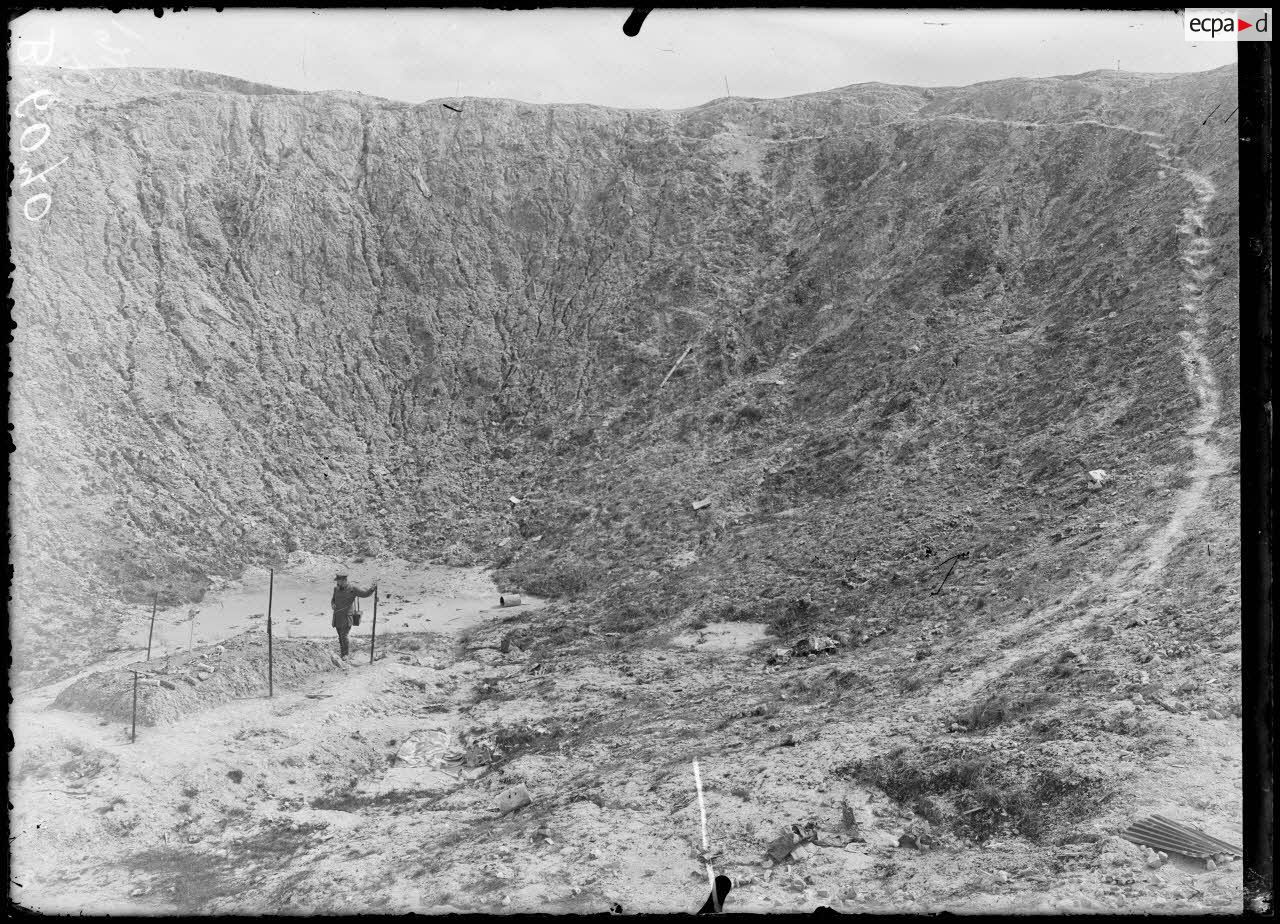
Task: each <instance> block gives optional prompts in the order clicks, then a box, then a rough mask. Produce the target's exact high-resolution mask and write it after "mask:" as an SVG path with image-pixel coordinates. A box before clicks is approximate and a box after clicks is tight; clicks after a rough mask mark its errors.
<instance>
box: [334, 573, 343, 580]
mask: <svg viewBox="0 0 1280 924" xmlns="http://www.w3.org/2000/svg"><path fill="white" fill-rule="evenodd" d="M344 578H346V575H345V574H335V575H334V576H333V579H334V580H335V581H341V580H343V579H344Z"/></svg>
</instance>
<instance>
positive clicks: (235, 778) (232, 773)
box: [227, 770, 244, 783]
mask: <svg viewBox="0 0 1280 924" xmlns="http://www.w3.org/2000/svg"><path fill="white" fill-rule="evenodd" d="M227 779H229V780H230V781H231V782H233V783H239V782H240V781H242V780H243V779H244V771H243V770H228V771H227Z"/></svg>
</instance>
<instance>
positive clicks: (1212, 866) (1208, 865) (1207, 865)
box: [1204, 857, 1218, 870]
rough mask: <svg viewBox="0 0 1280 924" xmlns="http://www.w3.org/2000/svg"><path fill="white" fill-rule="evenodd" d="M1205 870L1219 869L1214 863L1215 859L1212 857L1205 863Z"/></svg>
mask: <svg viewBox="0 0 1280 924" xmlns="http://www.w3.org/2000/svg"><path fill="white" fill-rule="evenodd" d="M1204 868H1205V869H1207V870H1215V869H1217V868H1218V864H1217V863H1214V862H1213V858H1212V857H1210V858H1209V859H1208V860H1205V861H1204Z"/></svg>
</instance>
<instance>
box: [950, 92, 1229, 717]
mask: <svg viewBox="0 0 1280 924" xmlns="http://www.w3.org/2000/svg"><path fill="white" fill-rule="evenodd" d="M956 118H962V119H965V120H967V121H984V122H1000V121H1002V120H998V119H978V118H973V117H965V116H960V117H956ZM1006 124H1014V125H1043V124H1073V125H1074V124H1088V125H1098V126H1101V127H1103V128H1112V129H1116V130H1120V131H1127V132H1132V133H1134V134H1137V135H1140V136H1142V137H1144V138H1154V139H1159V138H1162V137H1163V136H1162V135H1160V134H1158V133H1156V132H1147V131H1139V130H1138V129H1134V128H1130V127H1128V126H1125V125H1107V124H1105V123H1102V122H1096V121H1094V120H1091V119H1087V120H1081V121H1078V122H1070V123H1033V122H1012V123H1006ZM1146 143H1147V146H1148V147H1150V148H1151V149H1152V150H1154V151H1155V153H1156V156H1157V157H1158V158H1159V159H1160V160H1161V162H1162V165H1163V166H1164V167H1165V168H1166V169H1168V170H1170V171H1172V172H1174V173H1176V174H1177V175H1178V176H1180V177H1181V178H1182V179H1183V180H1185V181H1186V182H1187V183H1188V184H1189V185H1190V186H1191V188H1192V189H1193V191H1194V193H1195V203H1194V204H1193V205H1189V206H1188V207H1187V208H1186V209H1184V210H1183V213H1182V221H1181V222H1180V223H1179V224H1178V225H1177V231H1178V234H1179V237H1180V239H1181V240H1180V251H1181V254H1180V257H1179V260H1180V262H1181V263H1182V264H1183V266H1184V271H1185V272H1186V274H1187V275H1188V276H1190V280H1189V281H1187V282H1185V283H1184V284H1183V287H1182V288H1183V291H1185V292H1187V294H1188V295H1187V300H1186V302H1185V303H1184V304H1182V305H1181V306H1180V307H1181V310H1182V311H1183V312H1184V313H1185V314H1186V316H1187V329H1185V330H1182V331H1179V333H1178V336H1179V339H1180V341H1181V344H1180V352H1181V357H1182V367H1183V373H1184V375H1185V376H1186V380H1187V384H1188V385H1189V386H1190V387H1191V388H1192V390H1193V391H1194V393H1195V395H1196V401H1197V408H1196V412H1195V414H1194V415H1193V416H1192V419H1191V422H1190V424H1189V425H1188V427H1187V430H1186V434H1187V437H1188V439H1189V441H1190V444H1191V448H1192V453H1193V457H1192V458H1193V461H1192V464H1191V468H1190V469H1189V471H1188V472H1187V476H1188V478H1189V479H1190V481H1189V483H1188V484H1187V486H1186V487H1184V488H1182V489H1181V490H1179V491H1178V492H1177V495H1176V496H1175V499H1174V504H1173V510H1172V512H1171V514H1170V516H1169V519H1168V521H1167V522H1166V523H1165V525H1164V526H1163V528H1161V529H1160V530H1159V531H1157V532H1156V533H1154V534H1152V535H1151V536H1149V537H1148V538H1147V539H1146V540H1145V541H1144V542H1143V543H1142V545H1141V546H1140V547H1139V548H1138V550H1137V551H1136V552H1134V553H1133V554H1132V555H1130V556H1128V557H1127V558H1125V559H1124V560H1123V561H1121V562H1120V564H1119V565H1117V566H1116V567H1115V568H1114V569H1113V570H1112V571H1111V572H1110V573H1109V574H1108V575H1106V576H1105V577H1104V578H1103V579H1102V581H1101V583H1102V585H1103V588H1104V589H1105V591H1106V604H1105V609H1104V611H1103V615H1106V616H1114V615H1117V614H1119V613H1121V612H1123V611H1124V610H1125V609H1126V608H1127V607H1129V606H1130V605H1131V604H1132V603H1133V602H1134V601H1135V600H1137V599H1138V598H1139V597H1140V596H1141V595H1142V594H1143V593H1145V592H1147V591H1148V590H1149V589H1150V587H1151V585H1152V584H1153V583H1154V582H1155V581H1156V580H1157V579H1158V578H1159V576H1160V575H1161V573H1162V572H1163V571H1164V569H1165V566H1166V565H1167V564H1168V561H1169V557H1170V555H1172V553H1173V551H1174V549H1175V548H1176V547H1177V545H1178V544H1179V542H1181V541H1182V539H1183V538H1184V537H1185V535H1186V527H1187V523H1188V521H1189V520H1190V519H1191V518H1192V517H1194V516H1195V515H1197V514H1198V513H1199V512H1201V511H1202V510H1203V509H1204V506H1205V503H1206V499H1207V495H1208V491H1209V486H1210V483H1211V481H1212V479H1213V478H1215V477H1216V476H1218V475H1221V474H1222V473H1223V472H1225V471H1226V470H1227V468H1228V466H1229V459H1228V458H1227V456H1226V455H1225V454H1224V453H1223V451H1222V448H1221V446H1220V444H1219V442H1218V440H1217V438H1216V426H1217V423H1218V418H1219V414H1220V412H1221V406H1222V393H1221V390H1220V388H1219V386H1218V383H1217V379H1216V378H1215V376H1214V374H1213V369H1212V365H1211V364H1210V362H1209V358H1208V356H1207V354H1206V353H1205V350H1204V344H1205V341H1206V339H1207V337H1208V319H1207V315H1206V313H1205V306H1204V295H1203V291H1202V289H1201V286H1202V284H1203V283H1204V281H1205V280H1206V279H1208V278H1209V277H1210V276H1211V275H1212V273H1213V266H1212V264H1210V263H1209V262H1208V259H1207V258H1208V253H1209V252H1210V250H1211V249H1212V247H1211V244H1210V241H1209V239H1208V238H1207V237H1206V234H1205V232H1206V211H1207V209H1208V207H1209V205H1210V204H1211V203H1212V202H1213V200H1214V197H1215V196H1216V194H1217V190H1216V189H1215V187H1214V184H1213V182H1212V181H1211V180H1210V179H1209V178H1208V177H1207V176H1205V175H1204V174H1202V173H1199V172H1197V171H1196V170H1193V169H1192V168H1191V167H1190V166H1188V165H1187V164H1186V162H1185V161H1184V160H1183V159H1182V158H1180V157H1175V156H1174V155H1173V154H1172V152H1171V150H1170V147H1169V145H1168V143H1167V142H1163V141H1158V140H1156V141H1147V142H1146ZM1098 590H1099V586H1098V583H1097V582H1094V581H1084V582H1082V583H1081V584H1080V586H1078V587H1077V588H1076V589H1075V590H1074V591H1073V592H1072V593H1071V594H1069V595H1068V596H1066V597H1065V598H1064V599H1063V602H1062V604H1061V608H1060V610H1059V611H1058V612H1062V611H1065V609H1066V608H1067V607H1069V606H1070V605H1071V604H1074V603H1077V602H1078V601H1080V600H1081V599H1082V598H1084V597H1087V596H1095V595H1097V593H1098ZM1097 615H1099V614H1098V612H1097V611H1096V610H1094V609H1090V610H1086V611H1084V612H1083V613H1082V614H1080V615H1078V616H1076V617H1074V618H1071V619H1057V618H1055V617H1053V616H1050V615H1047V614H1046V613H1045V612H1043V611H1039V612H1033V613H1030V614H1028V615H1027V616H1026V617H1024V618H1022V619H1019V620H1016V621H1014V622H1012V623H1006V624H1004V625H1003V626H1001V627H1000V628H999V629H998V630H996V634H998V635H999V637H1001V638H1005V639H1012V638H1018V637H1019V636H1020V635H1021V634H1022V633H1024V632H1025V631H1026V630H1027V629H1029V628H1031V627H1032V626H1034V625H1037V624H1043V626H1044V631H1043V632H1042V633H1041V634H1039V635H1038V637H1037V639H1036V643H1035V648H1036V651H1029V650H1028V649H1027V647H1026V645H1018V646H1016V647H1013V648H1010V649H1008V650H1001V649H999V647H998V646H997V645H996V644H995V642H996V641H997V640H996V639H995V638H994V637H993V639H992V642H993V644H992V645H991V646H990V649H989V650H992V651H1000V652H1001V653H1000V655H999V656H998V657H996V658H995V659H993V660H992V661H991V662H990V663H988V664H987V665H985V666H983V667H982V668H979V669H977V670H975V671H974V672H973V673H972V674H970V675H969V676H968V677H966V678H965V679H964V680H963V681H960V682H959V683H956V684H952V685H949V686H944V687H941V688H939V689H938V690H937V691H936V693H935V694H934V695H933V696H932V697H931V699H934V700H935V701H936V700H943V699H945V700H950V701H952V702H965V701H968V700H970V699H971V698H972V697H973V695H974V694H975V693H976V692H977V691H978V690H980V689H981V688H982V687H983V686H985V685H986V684H987V683H989V682H991V681H992V680H994V679H996V678H997V677H999V676H1002V675H1003V674H1005V673H1007V672H1008V670H1009V669H1010V668H1011V666H1012V665H1013V664H1014V663H1015V662H1016V661H1019V660H1022V659H1024V658H1026V657H1027V656H1028V655H1031V654H1035V653H1038V652H1043V651H1048V650H1050V649H1053V648H1055V647H1061V646H1064V645H1068V644H1070V643H1071V642H1072V641H1074V640H1076V639H1078V638H1079V635H1080V632H1081V631H1082V630H1083V629H1084V628H1085V626H1087V625H1088V624H1089V623H1090V622H1091V621H1092V620H1093V619H1094V618H1095V617H1096V616H1097Z"/></svg>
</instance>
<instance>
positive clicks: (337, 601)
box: [329, 574, 378, 660]
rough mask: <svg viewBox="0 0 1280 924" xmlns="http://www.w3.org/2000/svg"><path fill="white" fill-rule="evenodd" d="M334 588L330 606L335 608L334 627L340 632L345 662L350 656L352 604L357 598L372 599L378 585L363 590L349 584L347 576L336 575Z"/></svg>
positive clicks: (339, 638) (339, 643)
mask: <svg viewBox="0 0 1280 924" xmlns="http://www.w3.org/2000/svg"><path fill="white" fill-rule="evenodd" d="M333 580H334V582H335V583H334V588H333V597H332V598H331V599H330V601H329V602H330V604H331V605H332V606H333V623H332V625H333V627H334V628H335V629H337V630H338V645H339V647H341V649H342V657H343V660H345V659H346V657H347V654H348V648H347V634H348V633H349V632H350V631H351V604H353V603H355V602H356V597H371V596H373V595H374V594H375V593H377V591H378V585H377V584H374V585H373V586H372V587H370V588H369V589H368V590H361V589H360V588H359V587H355V586H353V585H351V584H348V583H347V576H346V575H345V574H335V575H334V577H333Z"/></svg>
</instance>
